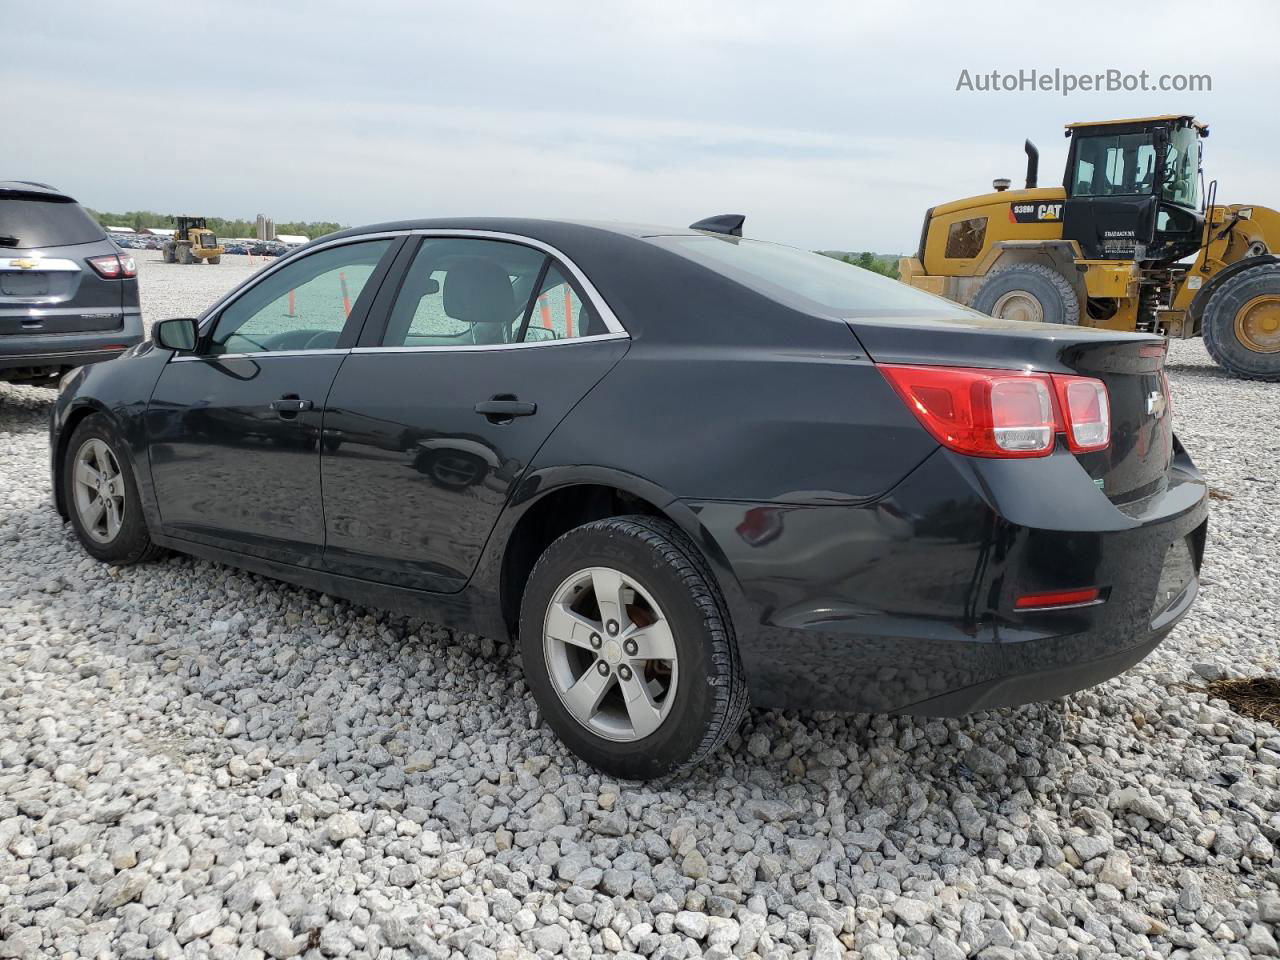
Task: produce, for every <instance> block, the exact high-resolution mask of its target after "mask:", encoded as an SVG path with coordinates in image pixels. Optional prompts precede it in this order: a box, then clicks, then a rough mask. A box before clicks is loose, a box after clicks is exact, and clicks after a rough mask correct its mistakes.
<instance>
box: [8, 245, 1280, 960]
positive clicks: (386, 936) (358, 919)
mask: <svg viewBox="0 0 1280 960" xmlns="http://www.w3.org/2000/svg"><path fill="white" fill-rule="evenodd" d="M143 256H144V258H145V257H146V256H147V255H145V254H144V255H143ZM153 261H154V257H152V258H151V259H144V261H143V264H142V284H143V288H142V289H143V298H144V308H145V310H146V311H147V313H148V318H149V319H155V318H158V317H164V316H180V315H192V314H194V313H195V312H196V311H197V310H198V309H199V308H200V307H201V306H202V305H204V304H205V303H207V302H208V301H209V300H211V299H212V298H213V297H215V296H216V295H217V294H218V293H220V292H221V291H222V290H223V289H225V288H227V287H229V286H230V285H232V284H233V283H235V282H236V281H238V280H239V279H241V278H242V277H243V276H245V275H246V274H247V273H248V272H249V271H250V270H251V269H255V268H257V267H258V266H260V264H259V263H255V264H253V265H250V264H249V263H247V262H246V261H245V260H244V258H238V257H228V258H226V259H225V260H224V261H223V262H222V264H220V265H219V266H217V267H205V266H199V267H182V266H176V265H173V266H171V265H165V264H162V263H157V262H153ZM1171 380H1172V383H1173V389H1174V394H1175V401H1176V411H1177V414H1176V415H1177V417H1178V430H1179V434H1180V435H1181V437H1182V439H1183V441H1184V443H1185V444H1186V446H1187V447H1188V448H1189V449H1190V450H1191V451H1192V453H1193V455H1194V456H1195V457H1196V458H1197V459H1198V461H1199V463H1200V466H1201V468H1202V469H1203V470H1204V472H1205V474H1206V475H1207V477H1208V479H1209V480H1210V482H1211V483H1212V484H1213V486H1214V487H1215V489H1216V490H1217V491H1219V493H1220V498H1219V499H1215V500H1214V502H1213V518H1212V521H1211V533H1210V540H1209V548H1208V556H1207V561H1206V569H1205V575H1206V577H1207V578H1208V583H1207V584H1206V588H1205V590H1204V592H1203V594H1202V597H1201V599H1200V601H1199V603H1198V604H1197V605H1196V607H1195V609H1194V611H1193V612H1192V614H1191V615H1190V616H1189V617H1188V618H1187V619H1186V620H1185V621H1184V622H1183V623H1182V624H1181V625H1180V626H1179V627H1178V628H1177V629H1176V631H1175V632H1174V633H1173V635H1172V636H1171V637H1170V639H1169V640H1168V641H1167V642H1166V643H1165V644H1164V645H1163V646H1162V647H1161V648H1160V649H1159V650H1158V651H1157V652H1156V653H1155V654H1153V655H1152V656H1151V657H1150V658H1148V660H1146V661H1145V662H1144V663H1142V664H1141V665H1139V666H1138V667H1135V668H1134V669H1132V670H1130V671H1129V672H1128V673H1127V674H1125V675H1124V676H1123V677H1120V678H1118V679H1116V680H1113V681H1111V682H1109V683H1107V684H1105V685H1103V686H1101V687H1098V688H1096V689H1095V690H1092V691H1088V692H1085V693H1082V694H1079V695H1077V696H1075V697H1072V698H1070V699H1068V700H1065V701H1059V702H1055V703H1052V704H1042V705H1034V706H1030V707H1024V708H1020V709H1015V710H999V711H991V712H988V713H983V714H979V715H976V716H973V717H968V718H965V719H962V720H949V721H920V720H914V719H909V718H890V717H883V716H873V717H867V716H847V717H846V716H832V715H824V714H817V715H814V714H792V713H774V712H763V711H754V712H752V713H751V715H750V716H749V718H748V721H747V724H746V726H744V728H743V729H742V731H741V734H740V736H737V737H735V738H734V739H733V740H732V741H731V742H730V744H729V746H728V747H727V748H726V749H725V750H724V751H722V752H721V754H720V755H718V756H716V757H715V758H714V759H713V761H712V762H709V763H707V764H706V765H705V766H703V767H702V768H701V769H700V770H697V771H695V772H694V773H693V774H691V775H689V776H688V777H687V778H685V779H681V780H678V781H672V782H668V783H664V784H658V785H650V786H637V785H634V784H628V783H616V782H610V781H609V780H608V779H606V778H603V777H601V776H600V775H598V774H596V773H594V772H593V771H591V770H590V769H588V768H587V767H585V766H584V765H583V764H581V763H579V762H577V761H576V760H575V759H574V758H573V757H571V756H570V755H569V754H568V753H567V752H566V751H565V750H564V749H562V748H561V747H560V746H559V744H558V743H557V742H556V741H555V740H554V738H553V737H552V736H551V734H550V733H549V731H548V730H546V729H545V728H544V727H543V726H542V725H541V724H540V723H539V722H538V718H537V716H536V711H535V708H534V706H533V703H532V701H531V699H530V698H529V696H528V695H527V693H526V691H525V689H524V685H523V682H522V680H521V674H520V669H519V665H518V663H517V661H516V658H515V657H514V655H513V652H512V650H511V648H510V646H509V645H508V644H506V643H499V642H495V641H493V640H488V639H481V638H476V637H471V636H459V635H455V634H453V633H451V632H450V631H448V630H444V629H442V628H440V627H437V626H433V625H430V624H427V623H422V622H419V621H414V620H408V619H404V618H400V617H393V616H387V615H386V614H383V613H380V612H378V611H374V610H368V609H365V608H362V607H358V606H352V605H348V604H345V603H342V602H338V601H334V600H333V599H331V598H329V597H327V596H321V595H319V594H316V593H311V592H309V591H306V590H301V589H296V588H292V587H288V586H283V585H280V584H278V583H274V582H272V581H269V580H265V579H262V578H259V577H255V576H251V575H248V574H244V573H241V572H238V571H236V570H233V569H229V568H226V567H221V566H217V565H214V564H210V563H205V562H203V561H196V560H192V559H189V558H185V557H180V556H171V557H169V558H167V559H165V560H162V561H160V562H158V563H155V564H151V565H147V566H141V567H132V568H128V569H123V570H117V569H113V568H109V567H105V566H101V565H99V564H97V563H94V562H93V561H91V560H89V559H88V558H87V557H86V556H85V555H84V554H83V553H82V552H81V550H80V549H79V548H78V547H77V545H76V543H75V541H74V539H73V537H72V534H71V532H70V530H69V529H68V528H65V527H63V526H62V525H61V524H60V523H59V522H58V520H57V518H56V516H55V515H54V513H53V510H52V508H51V507H50V505H49V483H48V468H47V452H46V443H47V440H46V417H47V413H48V405H49V402H50V395H49V394H48V393H46V392H41V391H38V390H35V389H28V388H14V387H5V386H3V385H0V957H43V956H50V957H52V956H64V957H77V956H81V957H100V956H101V957H137V958H151V957H158V958H171V957H179V956H183V957H206V956H208V957H215V958H232V957H243V958H260V957H264V956H266V957H289V956H295V955H298V956H306V957H310V958H317V957H380V958H402V957H410V956H415V957H416V956H428V957H446V956H455V955H463V956H466V957H468V958H472V960H483V958H490V957H495V956H502V957H516V956H527V955H530V954H531V953H535V952H536V953H538V954H541V955H554V954H564V955H566V956H569V957H576V958H586V957H588V956H591V955H617V956H633V955H643V956H650V957H679V956H692V955H697V954H700V953H702V954H705V955H707V956H720V957H727V956H730V955H734V956H752V955H757V954H758V955H760V956H763V957H785V956H814V957H819V958H824V960H825V958H832V957H838V956H840V955H841V954H842V953H843V952H844V951H846V950H848V951H851V952H853V953H854V954H856V955H860V956H862V957H864V958H866V960H887V958H892V957H899V956H901V957H937V958H942V960H960V958H963V957H966V956H975V957H982V958H988V960H1005V958H1035V957H1059V956H1066V957H1081V958H1098V957H1124V958H1133V957H1169V956H1171V957H1196V958H1201V957H1203V958H1209V957H1222V956H1230V957H1242V958H1243V957H1246V956H1249V955H1250V954H1252V955H1254V956H1262V957H1269V956H1276V955H1277V947H1276V926H1277V924H1278V923H1280V859H1278V857H1277V853H1276V847H1275V844H1277V843H1278V842H1280V784H1278V783H1277V780H1278V778H1280V731H1277V729H1276V728H1275V727H1272V726H1270V725H1268V724H1265V723H1259V722H1254V721H1251V720H1248V719H1245V718H1243V717H1240V716H1237V715H1235V714H1234V713H1232V712H1231V711H1230V709H1229V708H1228V707H1227V706H1226V704H1224V703H1222V702H1220V701H1211V700H1207V699H1206V697H1205V696H1204V695H1203V694H1200V693H1196V692H1193V691H1191V690H1189V689H1187V686H1185V685H1187V684H1191V685H1195V684H1197V683H1199V682H1200V678H1201V677H1205V676H1209V677H1213V676H1218V675H1221V674H1234V673H1240V674H1257V673H1263V672H1271V673H1276V672H1277V671H1278V670H1280V667H1278V666H1277V658H1278V656H1280V639H1278V634H1280V587H1278V586H1277V579H1276V577H1275V572H1276V570H1277V569H1280V506H1278V502H1277V501H1278V498H1277V479H1276V476H1277V475H1276V468H1277V464H1278V463H1280V430H1277V429H1276V428H1275V424H1274V423H1273V422H1271V420H1269V419H1267V418H1268V417H1271V418H1273V417H1274V413H1275V410H1276V409H1277V404H1276V397H1277V396H1280V394H1277V392H1276V390H1277V388H1276V387H1274V386H1271V387H1268V386H1265V385H1261V384H1249V383H1241V382H1237V381H1233V380H1230V379H1228V378H1227V377H1225V376H1224V375H1222V374H1221V373H1220V372H1218V370H1217V369H1216V368H1214V367H1213V366H1212V365H1211V364H1210V362H1209V360H1208V358H1207V356H1206V355H1205V353H1204V351H1203V348H1202V347H1201V346H1200V345H1199V343H1195V342H1193V343H1186V344H1176V345H1175V346H1174V350H1173V363H1172V369H1171Z"/></svg>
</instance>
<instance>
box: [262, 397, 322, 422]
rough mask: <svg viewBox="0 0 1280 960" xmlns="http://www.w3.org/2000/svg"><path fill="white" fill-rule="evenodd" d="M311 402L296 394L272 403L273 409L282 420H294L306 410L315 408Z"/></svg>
mask: <svg viewBox="0 0 1280 960" xmlns="http://www.w3.org/2000/svg"><path fill="white" fill-rule="evenodd" d="M314 406H315V404H313V403H312V402H311V401H310V400H303V399H302V398H301V397H299V396H297V395H296V394H289V395H287V396H283V397H281V398H280V399H279V400H272V401H271V409H272V410H274V411H275V412H276V416H278V417H279V418H280V419H281V420H292V419H294V418H295V417H297V415H298V414H300V413H301V412H302V411H304V410H310V409H311V408H312V407H314Z"/></svg>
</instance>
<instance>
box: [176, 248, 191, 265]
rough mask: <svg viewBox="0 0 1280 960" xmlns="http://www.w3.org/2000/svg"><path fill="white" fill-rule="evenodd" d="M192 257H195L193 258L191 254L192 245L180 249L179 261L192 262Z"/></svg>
mask: <svg viewBox="0 0 1280 960" xmlns="http://www.w3.org/2000/svg"><path fill="white" fill-rule="evenodd" d="M192 259H193V258H192V256H191V248H190V247H183V248H182V249H181V250H180V251H179V253H178V262H179V263H191V261H192Z"/></svg>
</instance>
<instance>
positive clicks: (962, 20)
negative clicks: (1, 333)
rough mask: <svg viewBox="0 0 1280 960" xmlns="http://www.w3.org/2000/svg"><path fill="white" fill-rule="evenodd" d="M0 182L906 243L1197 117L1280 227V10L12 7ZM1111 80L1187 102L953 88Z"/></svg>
mask: <svg viewBox="0 0 1280 960" xmlns="http://www.w3.org/2000/svg"><path fill="white" fill-rule="evenodd" d="M0 13H2V17H0V20H2V22H3V24H4V28H3V29H4V33H5V34H6V35H7V39H8V41H9V42H8V43H6V44H5V50H6V52H5V55H4V56H3V57H2V58H0V91H3V97H0V104H2V106H0V117H2V118H3V122H2V123H0V179H10V178H11V179H33V180H40V181H46V182H50V183H53V184H55V185H57V186H58V187H59V188H60V189H62V190H64V191H66V192H68V193H70V194H72V195H73V196H75V197H76V198H77V199H78V200H80V201H81V202H82V203H84V204H85V205H87V206H91V207H93V208H95V209H99V210H116V211H122V210H136V209H149V210H156V211H159V212H162V213H176V212H190V213H199V214H204V215H206V216H222V217H244V218H250V219H251V218H252V217H253V216H254V215H255V214H257V213H263V214H265V215H267V216H271V217H274V218H275V220H276V221H277V222H281V223H283V222H288V221H296V220H331V221H337V222H340V223H344V224H352V225H354V224H360V223H371V222H378V221H383V220H389V219H404V218H411V217H432V216H469V215H475V216H540V217H553V218H573V219H595V220H626V221H632V222H644V223H658V224H670V225H677V226H682V225H685V224H688V223H690V222H692V221H694V220H697V219H700V218H702V217H705V216H709V215H712V214H717V213H742V214H745V215H746V217H747V221H746V234H747V235H748V236H755V237H760V238H765V239H771V240H778V241H781V242H785V243H791V244H796V245H798V246H804V247H808V248H811V249H842V250H867V249H870V250H875V251H879V252H886V253H897V252H901V251H907V250H911V249H914V247H915V244H916V240H917V237H918V235H919V230H920V223H921V219H922V217H923V214H924V211H925V209H926V208H928V207H929V206H931V205H934V204H937V203H942V202H945V201H947V200H952V199H958V198H960V197H964V196H970V195H973V194H977V193H983V192H986V191H987V190H989V189H990V184H991V180H992V178H994V177H1000V176H1004V177H1009V178H1010V179H1012V180H1014V182H1015V183H1019V182H1020V179H1021V177H1022V175H1023V172H1024V167H1025V157H1024V155H1023V153H1022V141H1023V139H1024V138H1027V137H1029V138H1031V139H1032V140H1034V141H1035V142H1036V143H1037V144H1038V145H1039V147H1040V151H1041V166H1040V169H1041V184H1042V185H1044V184H1053V183H1060V182H1061V178H1062V166H1063V163H1064V160H1065V145H1066V141H1065V140H1064V139H1063V137H1062V126H1063V124H1064V123H1067V122H1070V121H1075V120H1092V119H1104V118H1110V117H1124V116H1143V115H1150V114H1158V113H1194V114H1195V115H1197V116H1198V117H1199V118H1200V119H1201V120H1204V121H1207V122H1209V123H1210V125H1211V130H1212V135H1211V137H1210V138H1209V140H1208V141H1207V142H1206V143H1205V167H1206V175H1207V177H1209V178H1210V179H1212V178H1215V177H1216V178H1217V179H1218V180H1219V181H1220V183H1219V199H1220V200H1222V201H1226V202H1251V203H1258V204H1263V205H1270V206H1275V207H1280V184H1277V183H1276V182H1275V177H1274V176H1273V175H1272V172H1273V169H1274V167H1275V158H1276V157H1277V156H1278V155H1280V111H1276V110H1274V109H1272V108H1271V107H1270V106H1268V104H1269V99H1268V98H1269V96H1270V95H1269V94H1268V93H1267V91H1268V90H1269V89H1270V88H1271V87H1273V86H1274V80H1275V76H1276V67H1275V60H1274V45H1275V39H1276V37H1277V36H1280V4H1277V3H1274V2H1269V0H1268V2H1235V3H1228V4H1222V3H1219V4H1212V5H1208V6H1206V5H1205V4H1203V3H1181V2H1176V0H1175V2H1170V0H1166V2H1164V3H1161V4H1160V5H1159V9H1158V11H1157V10H1156V8H1153V7H1151V6H1150V5H1143V4H1129V5H1124V4H1117V3H1096V2H1091V0H1080V2H1077V3H1074V4H1071V5H1068V6H1063V5H1061V4H1048V3H1043V4H1040V3H1033V2H1031V0H1024V2H1021V3H1005V2H990V0H966V2H964V3H945V2H939V3H891V2H883V0H882V2H878V3H874V4H871V3H861V2H858V3H855V2H853V0H844V2H837V3H825V2H824V3H819V2H812V3H811V2H805V0H793V2H789V3H754V2H750V0H736V2H725V3H721V2H705V3H703V2H696V0H685V2H666V0H647V2H644V3H621V2H609V0H603V2H602V0H596V2H561V0H538V2H537V3H527V2H526V3H516V2H511V3H493V2H486V0H472V2H466V3H451V2H438V3H437V2H430V3H429V2H378V0H365V2H352V0H343V2H330V0H312V2H307V3H301V2H291V0H280V2H264V0H256V2H244V0H213V2H205V3H201V2H186V3H180V4H166V3H157V2H154V0H149V2H143V3H107V4H104V3H101V2H66V3H60V4H53V3H24V4H19V3H17V2H16V0H0ZM1055 68H1056V69H1058V70H1061V71H1064V72H1067V73H1073V74H1093V73H1096V72H1101V71H1106V70H1116V71H1120V72H1121V73H1133V74H1136V73H1138V72H1139V71H1142V70H1146V71H1147V72H1148V73H1149V75H1150V77H1151V80H1152V82H1153V83H1154V82H1156V79H1157V78H1158V77H1160V76H1161V75H1163V74H1170V75H1172V74H1207V75H1208V76H1209V77H1210V78H1211V85H1212V89H1211V90H1209V91H1198V92H1181V93H1177V92H1159V91H1150V92H1137V91H1134V92H1125V91H1116V92H1108V91H1105V90H1104V91H1089V92H1085V91H1076V92H1074V93H1072V94H1071V95H1069V96H1063V95H1062V93H1061V92H1053V91H1031V90H1024V91H1014V92H1006V91H998V92H979V91H975V90H957V85H958V83H959V82H960V80H961V77H962V71H966V70H967V71H968V72H969V77H970V79H972V78H974V77H977V76H978V75H980V74H989V73H990V72H991V71H992V70H999V71H1002V72H1010V73H1017V72H1018V71H1019V70H1024V71H1030V70H1033V69H1034V70H1038V71H1040V72H1041V73H1042V74H1043V73H1045V72H1048V73H1052V71H1054V70H1055Z"/></svg>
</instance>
